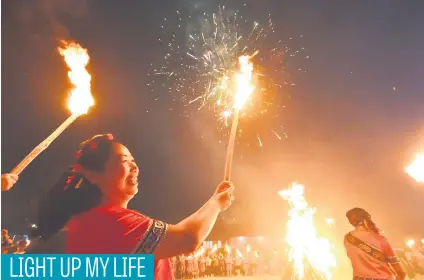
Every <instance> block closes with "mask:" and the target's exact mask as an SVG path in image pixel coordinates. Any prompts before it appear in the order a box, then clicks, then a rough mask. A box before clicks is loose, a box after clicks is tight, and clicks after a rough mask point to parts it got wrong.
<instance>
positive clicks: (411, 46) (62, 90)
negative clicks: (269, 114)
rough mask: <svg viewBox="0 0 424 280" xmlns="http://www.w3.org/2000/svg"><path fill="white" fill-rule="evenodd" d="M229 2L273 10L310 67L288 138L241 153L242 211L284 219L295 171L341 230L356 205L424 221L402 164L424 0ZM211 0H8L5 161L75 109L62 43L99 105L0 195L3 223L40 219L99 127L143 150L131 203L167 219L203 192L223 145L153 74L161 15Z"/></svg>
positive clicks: (416, 90) (380, 214)
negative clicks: (284, 196) (40, 209)
mask: <svg viewBox="0 0 424 280" xmlns="http://www.w3.org/2000/svg"><path fill="white" fill-rule="evenodd" d="M227 2H229V3H231V5H229V6H230V7H232V8H238V7H239V6H242V4H243V3H247V4H248V7H249V9H248V12H247V13H246V14H245V17H247V18H249V19H251V20H252V21H253V20H255V16H256V15H257V14H260V13H264V14H265V15H266V14H268V12H272V17H273V20H274V24H275V25H276V30H277V32H279V35H281V38H282V39H284V38H289V37H291V36H293V37H299V36H300V35H303V38H302V42H301V44H302V46H304V47H305V49H306V53H307V55H309V56H310V59H309V60H307V61H301V62H294V63H299V64H302V67H304V68H306V69H307V71H308V72H307V73H299V74H294V78H295V80H296V83H297V86H295V87H293V88H291V89H290V92H289V93H288V94H289V95H290V99H288V100H286V101H285V102H286V104H284V105H285V106H286V109H285V110H284V111H282V112H281V114H282V115H283V116H284V117H283V118H282V122H281V123H278V124H275V123H273V124H272V125H273V126H281V125H284V127H285V128H286V131H287V134H288V136H289V137H288V138H287V139H283V140H281V141H278V140H277V139H275V138H269V139H264V141H265V145H264V147H263V148H262V149H259V148H254V147H253V148H252V147H251V148H242V147H238V150H237V151H236V154H237V158H236V160H235V169H234V177H233V181H234V183H235V184H236V187H237V201H236V203H235V204H234V206H233V209H232V214H233V215H234V217H235V218H236V220H237V221H239V222H240V223H241V224H253V225H254V227H256V228H262V229H263V230H264V231H271V230H273V229H274V228H275V227H277V225H278V227H281V226H282V225H284V223H285V222H284V220H283V219H282V218H281V217H284V216H285V213H286V212H287V207H285V204H286V203H285V202H284V201H282V200H281V199H280V198H278V197H277V196H276V191H277V190H279V189H281V188H285V187H286V186H288V184H289V183H290V182H291V181H298V182H300V183H304V184H305V186H306V196H307V198H308V200H309V201H310V202H311V203H312V204H314V205H316V206H317V208H318V212H319V213H320V212H321V213H322V214H323V215H327V216H332V217H336V218H338V219H341V222H340V224H341V225H343V230H344V228H345V227H346V222H345V221H344V220H343V215H344V212H345V211H346V210H347V209H348V208H350V207H353V206H362V207H364V208H367V209H369V210H370V212H371V213H373V214H374V216H375V219H376V220H377V222H379V223H381V224H382V227H383V228H386V230H387V231H388V232H391V233H392V234H393V235H396V236H403V234H417V233H419V232H420V233H424V216H423V215H424V214H423V213H424V204H423V203H422V201H423V200H424V194H423V187H422V186H421V187H420V186H418V184H417V183H415V182H413V181H412V180H411V179H410V178H409V177H407V176H406V175H405V174H404V173H403V168H404V166H405V165H406V163H408V162H409V161H411V160H412V157H413V155H414V153H416V152H417V151H418V150H419V149H420V145H421V146H422V148H424V142H423V141H424V122H423V120H424V91H423V89H424V79H423V73H424V53H423V49H424V32H423V27H424V5H423V2H422V1H420V0H416V1H394V0H374V1H366V0H361V1H349V2H348V1H336V0H334V1H324V0H323V1H296V0H292V1H282V0H266V1H265V0H261V1H259V0H258V1H253V0H250V1H249V0H246V1H238V0H237V1H227ZM76 3H77V4H76ZM219 3H224V4H225V1H221V2H218V1H212V0H198V1H193V0H172V1H171V0H162V1H159V0H157V1H153V0H151V1H106V0H104V1H96V0H93V1H28V0H27V1H24V0H8V1H2V100H1V101H2V108H1V109H2V112H1V116H2V119H1V125H2V128H1V129H2V147H1V151H2V155H1V163H2V173H4V172H7V171H9V170H10V169H11V168H13V166H14V165H15V164H17V163H18V162H19V161H20V160H21V159H22V158H23V157H24V156H25V155H26V154H27V152H29V151H30V150H31V149H32V148H33V147H34V146H35V145H36V144H38V143H39V142H40V141H41V140H43V139H44V138H45V137H46V136H47V135H48V134H49V133H50V132H51V131H53V130H54V129H55V128H56V127H57V126H58V125H59V124H60V123H61V122H62V121H63V120H65V119H66V117H67V116H68V112H67V110H66V106H65V100H66V96H67V95H66V94H67V89H68V82H67V80H66V79H67V77H66V71H67V70H66V69H65V67H64V64H63V61H62V58H61V57H60V56H59V55H58V54H57V53H56V51H55V47H56V46H57V42H56V41H55V39H57V38H59V37H65V38H69V39H74V40H76V41H77V42H79V43H81V44H82V45H83V46H84V47H86V48H87V49H88V50H89V52H90V56H91V63H90V73H91V74H92V76H93V93H94V95H95V99H96V106H95V108H94V109H93V110H92V112H90V113H89V114H88V115H87V116H83V117H81V118H80V119H78V120H77V121H76V122H75V123H74V124H73V125H72V126H71V127H70V128H69V129H68V130H67V131H65V132H64V134H63V135H62V136H61V137H60V138H58V139H57V140H56V141H55V142H54V143H53V144H52V145H51V147H50V148H49V149H48V150H47V151H45V152H44V153H43V154H42V155H41V156H40V157H39V158H37V160H35V161H34V162H33V163H32V164H31V165H30V166H29V167H28V168H27V169H26V170H25V172H24V173H23V174H22V175H21V178H20V181H19V182H18V184H17V185H16V187H15V188H14V189H12V190H11V191H9V192H7V193H2V227H3V228H9V229H10V230H12V231H21V232H23V231H25V230H26V224H25V218H28V219H29V220H30V221H34V218H35V214H34V211H35V209H36V205H37V201H38V198H39V197H40V195H41V194H42V192H43V191H46V190H47V189H48V188H50V187H51V186H52V185H53V183H54V182H55V180H57V179H58V178H59V176H60V174H61V172H62V171H64V170H65V168H66V167H67V166H68V165H70V164H72V163H73V154H74V152H75V150H76V148H77V147H78V143H79V142H81V141H82V140H84V139H86V138H89V137H91V136H92V135H94V134H98V133H105V132H111V133H113V134H114V135H115V137H116V138H118V139H119V140H121V141H122V142H123V143H124V144H126V145H127V146H128V147H129V148H130V150H132V152H133V154H134V156H135V158H136V160H137V161H138V164H139V166H140V170H141V185H140V189H141V190H140V192H139V195H138V196H137V197H136V198H135V199H134V200H133V201H132V202H131V204H130V206H131V207H133V208H135V209H137V210H140V211H142V212H144V213H146V214H148V215H152V216H154V217H158V218H162V219H164V220H166V221H170V222H176V221H178V220H179V219H181V218H183V217H185V216H186V215H188V214H189V213H190V212H192V211H194V210H195V209H196V208H197V207H199V206H200V205H201V204H202V203H203V202H204V201H205V200H206V199H207V198H208V197H209V195H211V193H212V192H213V190H214V188H215V186H216V185H217V184H218V183H219V181H220V179H221V177H222V172H223V164H224V154H225V146H223V145H219V144H218V143H217V142H218V141H216V139H214V138H213V137H212V136H211V137H204V138H203V139H202V138H201V137H200V136H201V135H205V131H206V130H208V127H206V126H205V125H203V124H202V123H201V119H199V118H194V117H192V118H185V117H182V116H180V112H179V106H178V105H177V104H176V103H175V102H172V101H171V98H168V97H167V96H161V98H160V99H159V100H158V101H155V100H154V98H152V96H151V95H150V93H149V90H148V87H147V86H146V84H147V83H148V82H149V77H148V73H149V71H150V70H151V68H149V64H150V63H154V64H158V63H160V61H161V59H162V57H163V55H164V52H165V48H164V46H162V45H161V44H160V43H159V41H158V38H159V35H160V25H161V23H162V22H163V18H164V17H168V16H170V15H173V14H175V10H177V9H178V10H183V11H184V10H189V9H193V8H194V4H198V9H204V10H205V11H207V12H209V13H211V12H213V11H214V10H216V8H217V6H218V4H219ZM59 27H60V28H59ZM292 67H293V68H296V67H297V65H292ZM394 87H395V90H394ZM163 94H164V95H165V94H166V93H165V92H164V93H163ZM170 108H173V110H169V109H170ZM270 125H271V124H270ZM272 128H273V127H270V129H272ZM246 129H249V128H246ZM420 141H421V142H420ZM240 155H243V158H242V159H241V158H240ZM420 188H421V189H420ZM270 221H272V222H270ZM275 222H276V223H275Z"/></svg>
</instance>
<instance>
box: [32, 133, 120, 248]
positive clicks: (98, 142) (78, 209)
mask: <svg viewBox="0 0 424 280" xmlns="http://www.w3.org/2000/svg"><path fill="white" fill-rule="evenodd" d="M113 142H114V140H113V136H112V135H111V134H102V135H96V136H94V137H93V138H92V139H90V140H87V141H84V142H82V143H81V146H80V149H79V150H78V151H77V153H76V164H75V165H74V166H73V167H72V168H70V170H68V171H67V172H65V173H64V174H63V175H62V177H61V178H60V180H59V181H58V182H57V183H56V184H55V185H54V187H53V188H52V189H51V190H50V191H49V192H48V194H47V196H46V197H44V199H43V200H42V201H41V205H40V209H39V212H38V223H37V228H36V229H35V230H34V231H33V232H32V233H31V236H32V237H41V238H42V239H43V240H45V241H46V240H48V239H49V238H50V237H52V236H53V235H54V234H55V233H56V232H58V231H59V230H61V229H62V228H63V227H64V226H65V225H66V224H67V222H68V221H69V220H70V218H71V217H72V216H76V215H79V214H81V213H83V212H85V211H87V210H89V209H91V208H94V207H96V206H98V205H99V204H100V202H101V199H102V193H101V191H100V189H99V188H98V187H97V186H96V185H95V184H92V183H91V182H90V181H89V180H87V178H85V177H84V176H83V175H82V173H81V171H82V170H87V171H94V172H101V171H103V170H104V168H105V164H106V162H107V161H108V159H109V156H110V153H111V150H112V143H113Z"/></svg>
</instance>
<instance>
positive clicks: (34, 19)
mask: <svg viewBox="0 0 424 280" xmlns="http://www.w3.org/2000/svg"><path fill="white" fill-rule="evenodd" d="M12 3H13V4H12V5H13V7H12V14H13V15H14V21H15V23H16V24H17V26H18V28H17V29H18V30H19V36H22V38H23V40H24V41H29V42H26V43H29V44H31V45H33V46H35V47H43V46H45V45H46V44H50V43H52V42H54V41H57V40H69V39H71V31H70V28H69V26H70V25H71V24H72V23H73V22H75V21H76V20H79V19H81V18H83V17H85V16H87V14H88V12H89V6H90V0H33V1H24V0H17V1H13V2H12ZM54 43H55V44H56V42H54Z"/></svg>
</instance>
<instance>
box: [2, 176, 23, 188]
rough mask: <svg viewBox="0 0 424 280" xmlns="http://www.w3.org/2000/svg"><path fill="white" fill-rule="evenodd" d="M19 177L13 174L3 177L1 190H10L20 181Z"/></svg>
mask: <svg viewBox="0 0 424 280" xmlns="http://www.w3.org/2000/svg"><path fill="white" fill-rule="evenodd" d="M18 179H19V176H18V175H16V174H12V173H6V174H2V175H1V190H2V191H8V190H10V189H11V188H12V187H13V186H14V185H15V184H16V182H17V181H18Z"/></svg>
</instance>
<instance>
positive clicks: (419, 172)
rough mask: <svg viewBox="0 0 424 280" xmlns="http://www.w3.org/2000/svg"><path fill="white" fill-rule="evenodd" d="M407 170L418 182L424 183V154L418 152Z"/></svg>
mask: <svg viewBox="0 0 424 280" xmlns="http://www.w3.org/2000/svg"><path fill="white" fill-rule="evenodd" d="M405 171H406V173H408V175H409V176H411V177H412V178H414V179H415V180H416V181H417V182H418V183H424V154H418V155H417V156H416V158H415V161H414V162H413V163H412V164H411V165H410V166H408V167H407V168H406V169H405Z"/></svg>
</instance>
